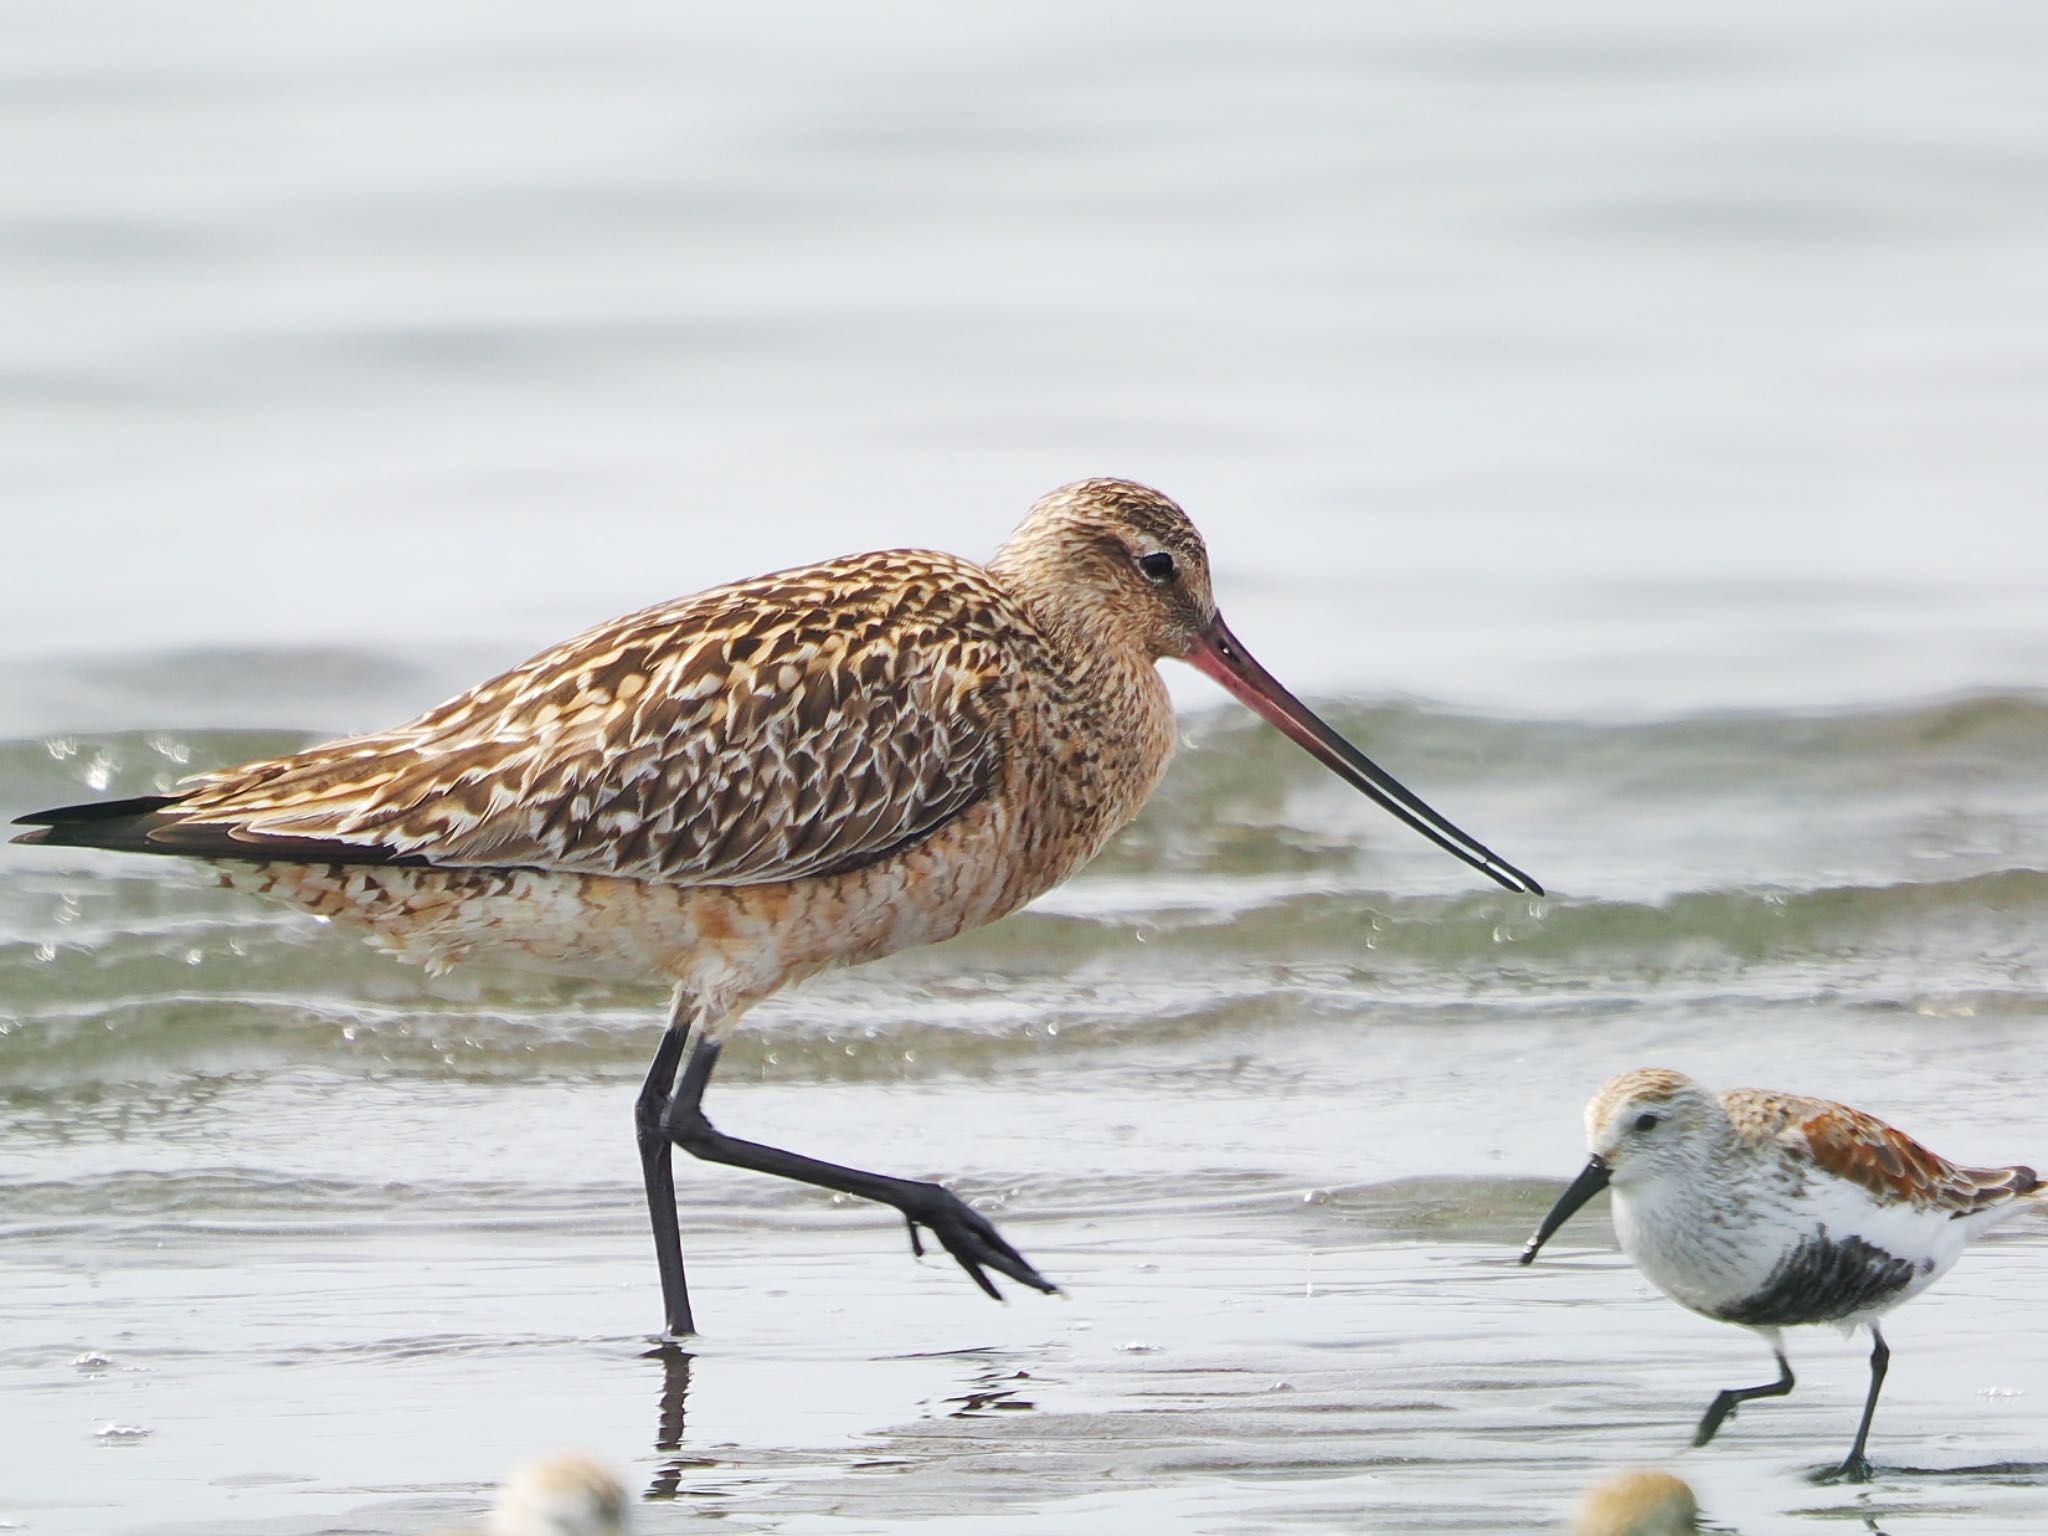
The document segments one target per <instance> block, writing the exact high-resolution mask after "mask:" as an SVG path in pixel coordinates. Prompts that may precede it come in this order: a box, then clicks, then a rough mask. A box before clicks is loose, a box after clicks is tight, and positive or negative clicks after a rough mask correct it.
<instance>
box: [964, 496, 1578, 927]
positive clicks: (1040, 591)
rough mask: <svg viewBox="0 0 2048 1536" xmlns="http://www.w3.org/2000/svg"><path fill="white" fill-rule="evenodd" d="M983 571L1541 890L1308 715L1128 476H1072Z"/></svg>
mask: <svg viewBox="0 0 2048 1536" xmlns="http://www.w3.org/2000/svg"><path fill="white" fill-rule="evenodd" d="M989 569H990V570H992V571H994V572H995V573H996V574H997V575H998V576H1000V577H1001V578H1002V579H1003V580H1004V581H1005V582H1006V583H1007V584H1008V585H1009V586H1010V588H1011V589H1012V590H1013V591H1014V592H1016V593H1017V595H1018V596H1019V597H1020V598H1022V599H1023V600H1024V602H1025V603H1026V604H1027V605H1028V606H1029V607H1030V608H1032V609H1033V611H1034V612H1036V613H1038V614H1040V615H1042V616H1043V617H1044V618H1045V620H1046V621H1047V622H1048V623H1049V624H1050V625H1051V626H1052V627H1053V628H1054V629H1055V630H1057V631H1058V632H1059V633H1060V634H1061V636H1062V638H1064V639H1065V640H1067V641H1068V642H1069V643H1071V644H1074V645H1076V646H1080V647H1088V648H1096V649H1114V650H1118V651H1121V652H1123V653H1124V654H1126V655H1131V656H1136V657H1138V658H1141V659H1142V660H1144V661H1146V662H1152V661H1158V660H1160V659H1161V658H1164V657H1172V658H1174V659H1175V660H1178V661H1185V662H1187V663H1188V664H1189V665H1191V666H1193V667H1195V668H1196V669H1197V670H1199V671H1201V672H1204V673H1207V674H1208V675H1209V676H1210V677H1213V678H1214V679H1215V680H1216V681H1217V682H1219V683H1221V684H1222V685H1223V686H1224V687H1225V688H1226V689H1228V690H1229V691H1230V692H1231V693H1232V694H1234V695H1235V696H1236V697H1237V698H1238V699H1240V700H1242V701H1243V702H1244V703H1245V704H1246V705H1248V706H1249V707H1250V708H1251V709H1253V710H1254V711H1256V712H1257V713H1258V714H1260V715H1262V716H1264V717H1265V718H1266V719H1267V720H1270V721H1272V722H1273V724H1275V725H1277V726H1278V727H1279V728H1280V729H1281V730H1282V731H1284V732H1286V734H1287V735H1288V736H1290V737H1291V738H1293V739H1294V740H1295V741H1296V742H1298V743H1300V745H1301V746H1303V747H1304V748H1306V749H1307V750H1308V751H1309V753H1311V754H1312V755H1313V756H1314V757H1315V758H1316V759H1317V760H1318V761H1320V762H1321V763H1322V764H1323V765H1324V766H1325V767H1327V768H1329V769H1330V770H1331V771H1332V772H1333V773H1335V774H1336V775H1337V776H1338V777H1339V778H1341V779H1343V780H1345V782H1347V783H1349V784H1351V785H1352V786H1353V787H1354V788H1356V789H1358V790H1360V791H1362V792H1363V793H1365V794H1366V795H1368V796H1370V797H1371V798H1372V799H1373V800H1375V801H1377V802H1378V803H1379V804H1380V805H1381V806H1382V807H1383V808H1385V809H1386V810H1387V811H1389V812H1391V813H1392V814H1393V815H1394V816H1395V817H1396V818H1398V819H1399V820H1401V821H1403V822H1405V823H1407V824H1408V825H1409V826H1410V827H1413V828H1414V829H1415V830H1416V831H1417V832H1420V833H1421V834H1422V835H1423V836H1424V837H1426V838H1428V839H1429V840H1430V841H1431V842H1433V843H1435V844H1436V845H1437V846H1438V847H1440V848H1443V849H1445V850H1447V851H1448V852H1450V853H1452V854H1455V855H1456V856H1457V857H1458V858H1461V859H1463V860H1464V861H1465V862H1466V863H1467V864H1470V865H1471V866H1472V867H1473V868H1474V869H1477V870H1479V871H1481V872H1482V873H1483V874H1485V875H1486V876H1487V877H1488V878H1489V879H1491V880H1494V881H1497V882H1498V883H1499V884H1501V885H1503V886H1506V887H1507V888H1508V889H1509V890H1511V891H1524V892H1527V893H1528V894H1530V895H1534V896H1540V895H1542V894H1543V887H1542V886H1540V885H1538V884H1537V883H1536V882H1535V881H1534V880H1532V879H1530V878H1529V877H1528V876H1527V875H1525V874H1523V873H1522V872H1521V871H1520V870H1519V869H1516V868H1515V867H1514V866H1513V865H1512V864H1510V863H1508V862H1507V861H1506V860H1505V859H1502V858H1500V857H1499V856H1498V855H1496V854H1495V853H1494V852H1493V851H1492V850H1491V849H1489V848H1487V847H1486V846H1485V845H1484V844H1483V843H1481V842H1479V841H1478V840H1477V839H1475V838H1473V837H1470V836H1468V835H1467V834H1465V833H1464V832H1461V831H1459V830H1458V829H1457V828H1456V827H1454V826H1452V825H1451V823H1450V822H1448V821H1446V820H1445V819H1444V818H1443V817H1442V816H1440V815H1438V814H1437V813H1436V812H1435V811H1433V810H1431V809H1430V808H1429V807H1428V806H1427V805H1425V804H1424V803H1423V802H1422V800H1421V799H1420V798H1418V797H1417V796H1416V795H1414V794H1412V793H1410V792H1409V791H1408V790H1407V789H1405V788H1404V787H1403V786H1402V785H1401V783H1400V782H1399V781H1398V780H1397V779H1395V778H1394V777H1393V775H1391V774H1389V773H1387V772H1385V771H1384V770H1383V769H1381V768H1380V767H1379V766H1378V765H1377V764H1375V763H1374V762H1373V761H1372V760H1371V759H1370V758H1368V757H1367V756H1366V755H1365V754H1364V753H1362V752H1360V751H1359V750H1358V749H1357V748H1356V747H1354V746H1352V745H1351V743H1350V742H1348V741H1346V740H1345V739H1344V738H1343V737H1342V736H1339V735H1338V734H1337V733H1336V732H1335V731H1334V730H1332V729H1331V728H1330V727H1329V726H1328V725H1326V724H1324V723H1323V721H1321V720H1320V719H1318V718H1317V717H1316V715H1315V713H1314V712H1313V711H1311V710H1310V709H1309V707H1308V706H1307V705H1306V704H1304V703H1302V702H1301V700H1299V699H1297V698H1296V697H1295V696H1294V695H1293V694H1291V693H1289V692H1288V691H1287V690H1286V689H1285V688H1283V687H1281V686H1280V683H1279V681H1278V680H1277V679H1276V678H1275V677H1274V676H1273V674H1272V673H1270V672H1268V671H1267V670H1266V669H1265V668H1264V667H1262V666H1260V665H1259V664H1258V663H1257V662H1256V661H1254V660H1252V656H1251V652H1249V651H1247V650H1246V649H1245V648H1244V644H1243V642H1242V641H1240V640H1239V639H1238V638H1237V636H1235V635H1233V634H1232V633H1231V632H1230V630H1229V629H1228V628H1227V627H1226V626H1225V625H1224V622H1223V618H1222V615H1220V614H1218V613H1217V611H1216V597H1215V593H1214V592H1213V590H1212V589H1211V587H1210V585H1209V552H1208V550H1207V548H1206V547H1205V546H1204V545H1203V543H1202V536H1201V535H1200V534H1199V533H1197V532H1195V525H1194V524H1193V523H1191V522H1190V521H1188V515H1187V513H1185V512H1183V511H1181V509H1180V508H1179V507H1178V506H1176V505H1175V504H1174V503H1173V500H1172V499H1171V498H1170V497H1167V496H1163V495H1161V494H1160V493H1159V492H1158V491H1155V490H1152V489H1151V488H1150V487H1147V486H1143V485H1138V484H1136V483H1134V482H1132V481H1129V480H1077V481H1075V482H1074V483H1073V484H1072V485H1063V486H1061V487H1060V488H1059V489H1058V490H1056V491H1054V492H1052V493H1051V494H1050V495H1048V496H1045V497H1042V498H1040V500H1039V502H1038V504H1037V505H1036V506H1034V507H1033V508H1032V509H1031V512H1030V515H1029V516H1027V517H1026V518H1025V519H1024V521H1023V522H1022V523H1021V524H1019V525H1018V528H1017V531H1016V532H1015V533H1014V534H1012V535H1011V536H1010V540H1009V542H1008V543H1007V544H1005V545H1004V546H1003V547H1002V549H1001V550H1000V551H998V552H997V554H996V557H995V559H994V560H992V561H990V562H989Z"/></svg>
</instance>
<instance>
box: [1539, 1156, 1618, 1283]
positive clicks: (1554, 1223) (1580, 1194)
mask: <svg viewBox="0 0 2048 1536" xmlns="http://www.w3.org/2000/svg"><path fill="white" fill-rule="evenodd" d="M1613 1176H1614V1170H1613V1169H1612V1168H1609V1167H1608V1166H1607V1159H1606V1158H1604V1157H1601V1156H1599V1155H1598V1154H1595V1155H1594V1156H1592V1157H1590V1158H1588V1159H1587V1160H1586V1166H1585V1167H1584V1168H1582V1169H1580V1170H1579V1176H1578V1177H1577V1178H1576V1179H1573V1180H1572V1182H1571V1185H1570V1187H1569V1188H1567V1189H1566V1190H1565V1192H1564V1193H1563V1194H1561V1195H1559V1196H1558V1197H1557V1204H1555V1205H1553V1206H1552V1207H1551V1208H1550V1214H1549V1215H1548V1216H1546V1217H1544V1218H1543V1221H1542V1224H1541V1225H1540V1226H1538V1227H1537V1228H1536V1235H1535V1236H1534V1237H1532V1238H1530V1239H1529V1241H1528V1242H1527V1243H1526V1244H1524V1245H1523V1248H1522V1257H1521V1259H1520V1260H1519V1262H1520V1263H1523V1264H1527V1263H1529V1262H1530V1261H1532V1260H1533V1259H1534V1258H1535V1257H1536V1250H1537V1249H1539V1248H1541V1247H1542V1246H1543V1245H1544V1244H1545V1243H1547V1242H1549V1241H1550V1239H1551V1236H1552V1235H1553V1234H1554V1233H1555V1232H1556V1231H1557V1229H1558V1228H1559V1227H1561V1226H1563V1225H1564V1224H1565V1223H1566V1222H1568V1221H1570V1220H1571V1219H1572V1217H1573V1215H1574V1214H1576V1213H1577V1211H1578V1209H1579V1207H1580V1206H1582V1205H1584V1204H1585V1203H1586V1202H1587V1201H1588V1200H1590V1199H1592V1198H1593V1197H1594V1196H1595V1195H1597V1194H1599V1193H1600V1191H1601V1190H1603V1189H1605V1188H1606V1187H1607V1181H1608V1180H1609V1179H1610V1178H1612V1177H1613Z"/></svg>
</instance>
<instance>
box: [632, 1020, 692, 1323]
mask: <svg viewBox="0 0 2048 1536" xmlns="http://www.w3.org/2000/svg"><path fill="white" fill-rule="evenodd" d="M689 1036H690V1027H689V1025H688V1024H686V1023H683V1022H681V1021H680V1019H678V1020H677V1021H676V1022H673V1023H671V1024H670V1025H669V1027H668V1029H667V1031H666V1032H665V1033H664V1034H663V1035H662V1037H661V1046H660V1048H659V1049H658V1050H656V1051H655V1053H654V1064H653V1065H652V1066H650V1067H649V1068H648V1069H647V1081H646V1083H645V1084H643V1085H642V1086H641V1089H640V1097H639V1098H638V1099H637V1100H635V1101H634V1104H633V1133H634V1136H635V1137H636V1139H637V1140H638V1141H639V1143H640V1174H641V1177H642V1178H643V1179H644V1180H645V1181H646V1184H647V1219H648V1221H649V1222H650V1223H651V1224H652V1226H653V1228H654V1262H655V1263H656V1264H658V1265H660V1266H661V1304H662V1307H663V1309H664V1311H665V1313H666V1315H667V1318H668V1331H669V1332H670V1333H671V1334H674V1335H676V1336H678V1337H680V1336H682V1335H683V1334H688V1333H695V1332H696V1331H697V1324H696V1321H695V1319H693V1318H692V1317H691V1316H690V1287H689V1285H688V1284H687V1283H686V1282H685V1281H684V1279H683V1239H682V1234H681V1233H680V1232H679V1231H678V1230H677V1227H676V1181H675V1173H674V1171H673V1170H672V1169H671V1168H670V1166H669V1159H670V1157H671V1156H672V1155H673V1154H672V1152H671V1150H670V1148H671V1143H670V1142H669V1139H668V1137H667V1136H666V1135H664V1134H663V1132H662V1128H661V1119H662V1110H663V1108H664V1107H665V1106H666V1105H667V1104H668V1098H669V1091H670V1089H671V1088H672V1086H673V1085H674V1083H675V1080H676V1064H677V1063H678V1062H680V1061H681V1060H682V1059H683V1046H684V1045H685V1043H687V1041H688V1040H689Z"/></svg>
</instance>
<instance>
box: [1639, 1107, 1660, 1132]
mask: <svg viewBox="0 0 2048 1536" xmlns="http://www.w3.org/2000/svg"><path fill="white" fill-rule="evenodd" d="M1657 1119H1658V1117H1657V1116H1656V1115H1653V1114H1650V1113H1648V1112H1647V1111H1646V1112H1645V1113H1643V1114H1640V1115H1637V1116H1636V1129H1637V1130H1639V1131H1654V1130H1655V1129H1656V1128H1657Z"/></svg>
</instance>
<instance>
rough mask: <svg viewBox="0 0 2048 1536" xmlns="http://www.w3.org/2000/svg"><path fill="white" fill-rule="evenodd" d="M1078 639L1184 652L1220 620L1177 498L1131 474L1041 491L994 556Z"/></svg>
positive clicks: (1143, 651)
mask: <svg viewBox="0 0 2048 1536" xmlns="http://www.w3.org/2000/svg"><path fill="white" fill-rule="evenodd" d="M989 568H990V569H991V570H993V571H995V572H997V573H998V574H999V575H1001V576H1002V577H1003V578H1004V579H1005V580H1006V581H1007V582H1008V583H1009V584H1010V586H1011V587H1012V588H1014V589H1015V590H1016V591H1018V593H1019V594H1020V595H1021V596H1023V597H1024V599H1025V600H1026V601H1027V602H1028V603H1029V604H1030V605H1031V606H1032V608H1033V609H1034V610H1035V611H1037V612H1039V613H1043V614H1046V615H1048V616H1049V617H1052V618H1053V619H1054V621H1055V622H1057V623H1059V624H1060V625H1061V626H1062V627H1064V628H1066V629H1067V630H1068V631H1069V632H1070V633H1071V634H1072V635H1073V638H1075V639H1076V640H1080V641H1082V642H1083V643H1085V644H1089V645H1092V646H1096V647H1104V646H1113V647H1116V648H1119V649H1123V650H1128V651H1130V652H1133V653H1135V654H1137V655H1139V656H1141V657H1143V658H1144V659H1145V660H1146V661H1157V660H1159V659H1160V658H1161V657H1163V656H1176V657H1185V656H1187V655H1189V654H1190V653H1191V652H1192V651H1193V650H1194V648H1195V646H1196V645H1197V644H1198V643H1199V641H1200V638H1201V635H1202V633H1203V631H1205V630H1207V629H1208V628H1209V626H1210V625H1212V624H1214V623H1215V622H1216V599H1215V597H1214V595H1213V594H1212V593H1211V592H1210V589H1209V551H1208V549H1207V548H1206V547H1204V545H1203V543H1202V536H1201V535H1200V534H1199V533H1197V532H1195V525H1194V524H1193V523H1191V522H1190V521H1188V515H1187V513H1185V512H1183V511H1181V509H1180V508H1179V507H1178V506H1176V505H1174V502H1173V499H1172V498H1171V497H1169V496H1164V495H1162V494H1160V493H1159V492H1158V491H1155V490H1153V489H1152V488H1151V487H1150V486H1144V485H1139V484H1137V483H1136V482H1134V481H1130V480H1077V481H1075V482H1074V483H1073V484H1072V485H1063V486H1061V487H1060V488H1059V489H1058V490H1056V491H1054V492H1052V493H1051V494H1050V495H1047V496H1041V497H1040V498H1039V499H1038V504H1037V505H1036V506H1034V507H1033V508H1032V509H1031V511H1030V513H1029V515H1028V516H1026V517H1025V519H1024V521H1023V522H1022V523H1020V524H1018V526H1017V531H1016V532H1015V533H1013V534H1011V535H1010V541H1009V542H1008V543H1007V544H1005V545H1004V546H1003V547H1002V549H1001V550H1000V551H999V552H998V553H997V555H996V557H995V559H994V560H992V561H990V562H989Z"/></svg>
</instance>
